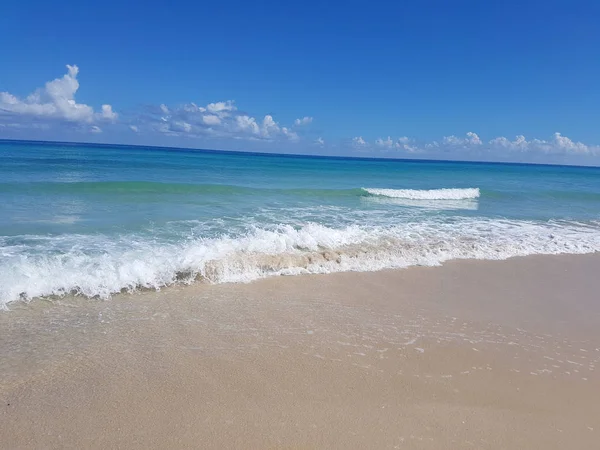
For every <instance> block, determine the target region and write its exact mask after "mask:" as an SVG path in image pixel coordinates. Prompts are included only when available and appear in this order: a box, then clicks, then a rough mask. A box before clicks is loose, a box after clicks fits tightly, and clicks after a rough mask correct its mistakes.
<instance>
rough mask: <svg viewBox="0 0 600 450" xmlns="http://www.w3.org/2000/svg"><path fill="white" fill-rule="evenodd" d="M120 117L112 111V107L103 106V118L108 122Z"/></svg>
mask: <svg viewBox="0 0 600 450" xmlns="http://www.w3.org/2000/svg"><path fill="white" fill-rule="evenodd" d="M117 117H119V115H118V114H117V113H116V112H114V111H113V110H112V106H110V105H102V118H103V119H106V120H111V121H115V120H117Z"/></svg>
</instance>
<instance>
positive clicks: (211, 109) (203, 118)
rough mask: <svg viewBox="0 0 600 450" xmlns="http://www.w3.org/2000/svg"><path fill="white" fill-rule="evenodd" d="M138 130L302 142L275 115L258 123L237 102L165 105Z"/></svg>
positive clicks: (152, 111) (151, 110)
mask: <svg viewBox="0 0 600 450" xmlns="http://www.w3.org/2000/svg"><path fill="white" fill-rule="evenodd" d="M137 127H138V130H139V132H140V133H141V132H143V131H144V130H145V131H150V132H158V133H161V134H164V135H168V136H180V137H190V138H199V137H200V138H201V137H204V138H229V139H249V140H264V141H274V140H289V141H296V140H298V139H299V136H298V134H297V133H296V132H295V131H293V130H291V129H290V128H289V127H285V126H281V125H280V124H279V123H278V122H277V121H276V120H275V118H274V117H273V116H272V115H270V114H267V115H265V116H264V117H263V118H262V119H257V118H256V117H253V116H251V115H249V114H247V113H244V112H241V111H239V110H238V108H237V106H236V104H235V102H234V101H233V100H226V101H220V102H214V103H209V104H208V105H206V106H199V105H197V104H196V103H186V104H184V105H180V106H170V105H169V106H167V105H165V104H161V105H159V106H158V107H149V108H148V110H147V114H146V115H145V116H144V117H143V120H142V121H141V123H140V124H138V125H137Z"/></svg>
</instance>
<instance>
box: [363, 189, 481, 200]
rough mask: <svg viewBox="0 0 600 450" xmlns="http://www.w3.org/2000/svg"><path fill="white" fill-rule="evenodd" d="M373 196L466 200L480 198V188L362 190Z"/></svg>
mask: <svg viewBox="0 0 600 450" xmlns="http://www.w3.org/2000/svg"><path fill="white" fill-rule="evenodd" d="M362 189H363V190H364V191H366V192H368V193H369V194H371V195H380V196H383V197H391V198H404V199H411V200H464V199H471V198H478V197H479V194H480V193H479V188H466V189H378V188H362Z"/></svg>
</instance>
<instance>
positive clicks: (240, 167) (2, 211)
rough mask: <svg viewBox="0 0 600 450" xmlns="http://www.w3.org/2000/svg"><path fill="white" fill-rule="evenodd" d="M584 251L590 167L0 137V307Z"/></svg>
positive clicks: (593, 173) (598, 238) (592, 177)
mask: <svg viewBox="0 0 600 450" xmlns="http://www.w3.org/2000/svg"><path fill="white" fill-rule="evenodd" d="M597 251H600V168H590V167H565V166H535V165H521V164H492V163H468V162H443V161H414V160H413V161H411V160H389V159H388V160H381V159H371V160H369V159H352V158H325V157H313V156H290V155H262V154H255V153H229V152H214V151H201V150H184V149H168V148H152V147H124V146H108V145H101V146H96V145H91V144H57V143H32V142H8V141H0V307H6V305H7V304H9V303H10V302H13V301H18V300H25V301H28V300H31V299H34V298H39V297H56V296H64V295H81V296H86V297H90V298H92V299H95V298H99V299H105V298H109V297H110V296H111V295H113V294H115V293H119V292H128V291H135V290H140V289H160V288H164V287H166V286H169V285H173V284H182V283H193V282H197V283H227V282H248V281H252V280H255V279H258V278H263V277H267V276H274V275H296V274H304V273H330V272H339V271H374V270H381V269H386V268H401V267H408V266H414V265H427V266H431V265H439V264H441V263H443V262H444V261H447V260H450V259H465V258H466V259H505V258H510V257H513V256H521V255H532V254H561V253H572V254H576V253H593V252H597ZM507 281H509V280H507Z"/></svg>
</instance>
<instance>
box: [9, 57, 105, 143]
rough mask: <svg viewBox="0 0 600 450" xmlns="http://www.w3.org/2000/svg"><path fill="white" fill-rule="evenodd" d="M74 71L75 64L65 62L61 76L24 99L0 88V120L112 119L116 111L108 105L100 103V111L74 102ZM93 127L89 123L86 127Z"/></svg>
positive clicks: (75, 71)
mask: <svg viewBox="0 0 600 450" xmlns="http://www.w3.org/2000/svg"><path fill="white" fill-rule="evenodd" d="M78 74H79V68H78V67H77V66H75V65H73V66H70V65H67V73H66V74H65V75H64V76H63V77H62V78H57V79H55V80H52V81H48V82H47V83H46V84H45V86H44V87H43V88H39V89H37V90H36V91H34V92H33V93H32V94H30V95H29V96H27V97H26V98H25V99H20V98H18V97H16V96H14V95H12V94H10V93H9V92H0V120H1V121H4V122H12V123H25V124H26V123H27V122H25V121H26V120H32V119H34V120H36V121H38V122H39V121H65V122H70V123H75V124H81V123H88V124H89V123H94V122H99V121H115V120H116V119H117V113H115V112H114V111H113V110H112V107H111V106H110V105H102V107H101V111H100V112H99V113H95V112H94V109H93V108H92V107H91V106H89V105H85V104H82V103H77V101H76V100H75V94H76V93H77V90H78V89H79V81H78V80H77V75H78ZM96 128H97V127H96ZM96 128H94V127H92V128H91V129H90V130H96ZM98 129H99V128H98ZM93 132H97V131H93Z"/></svg>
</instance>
